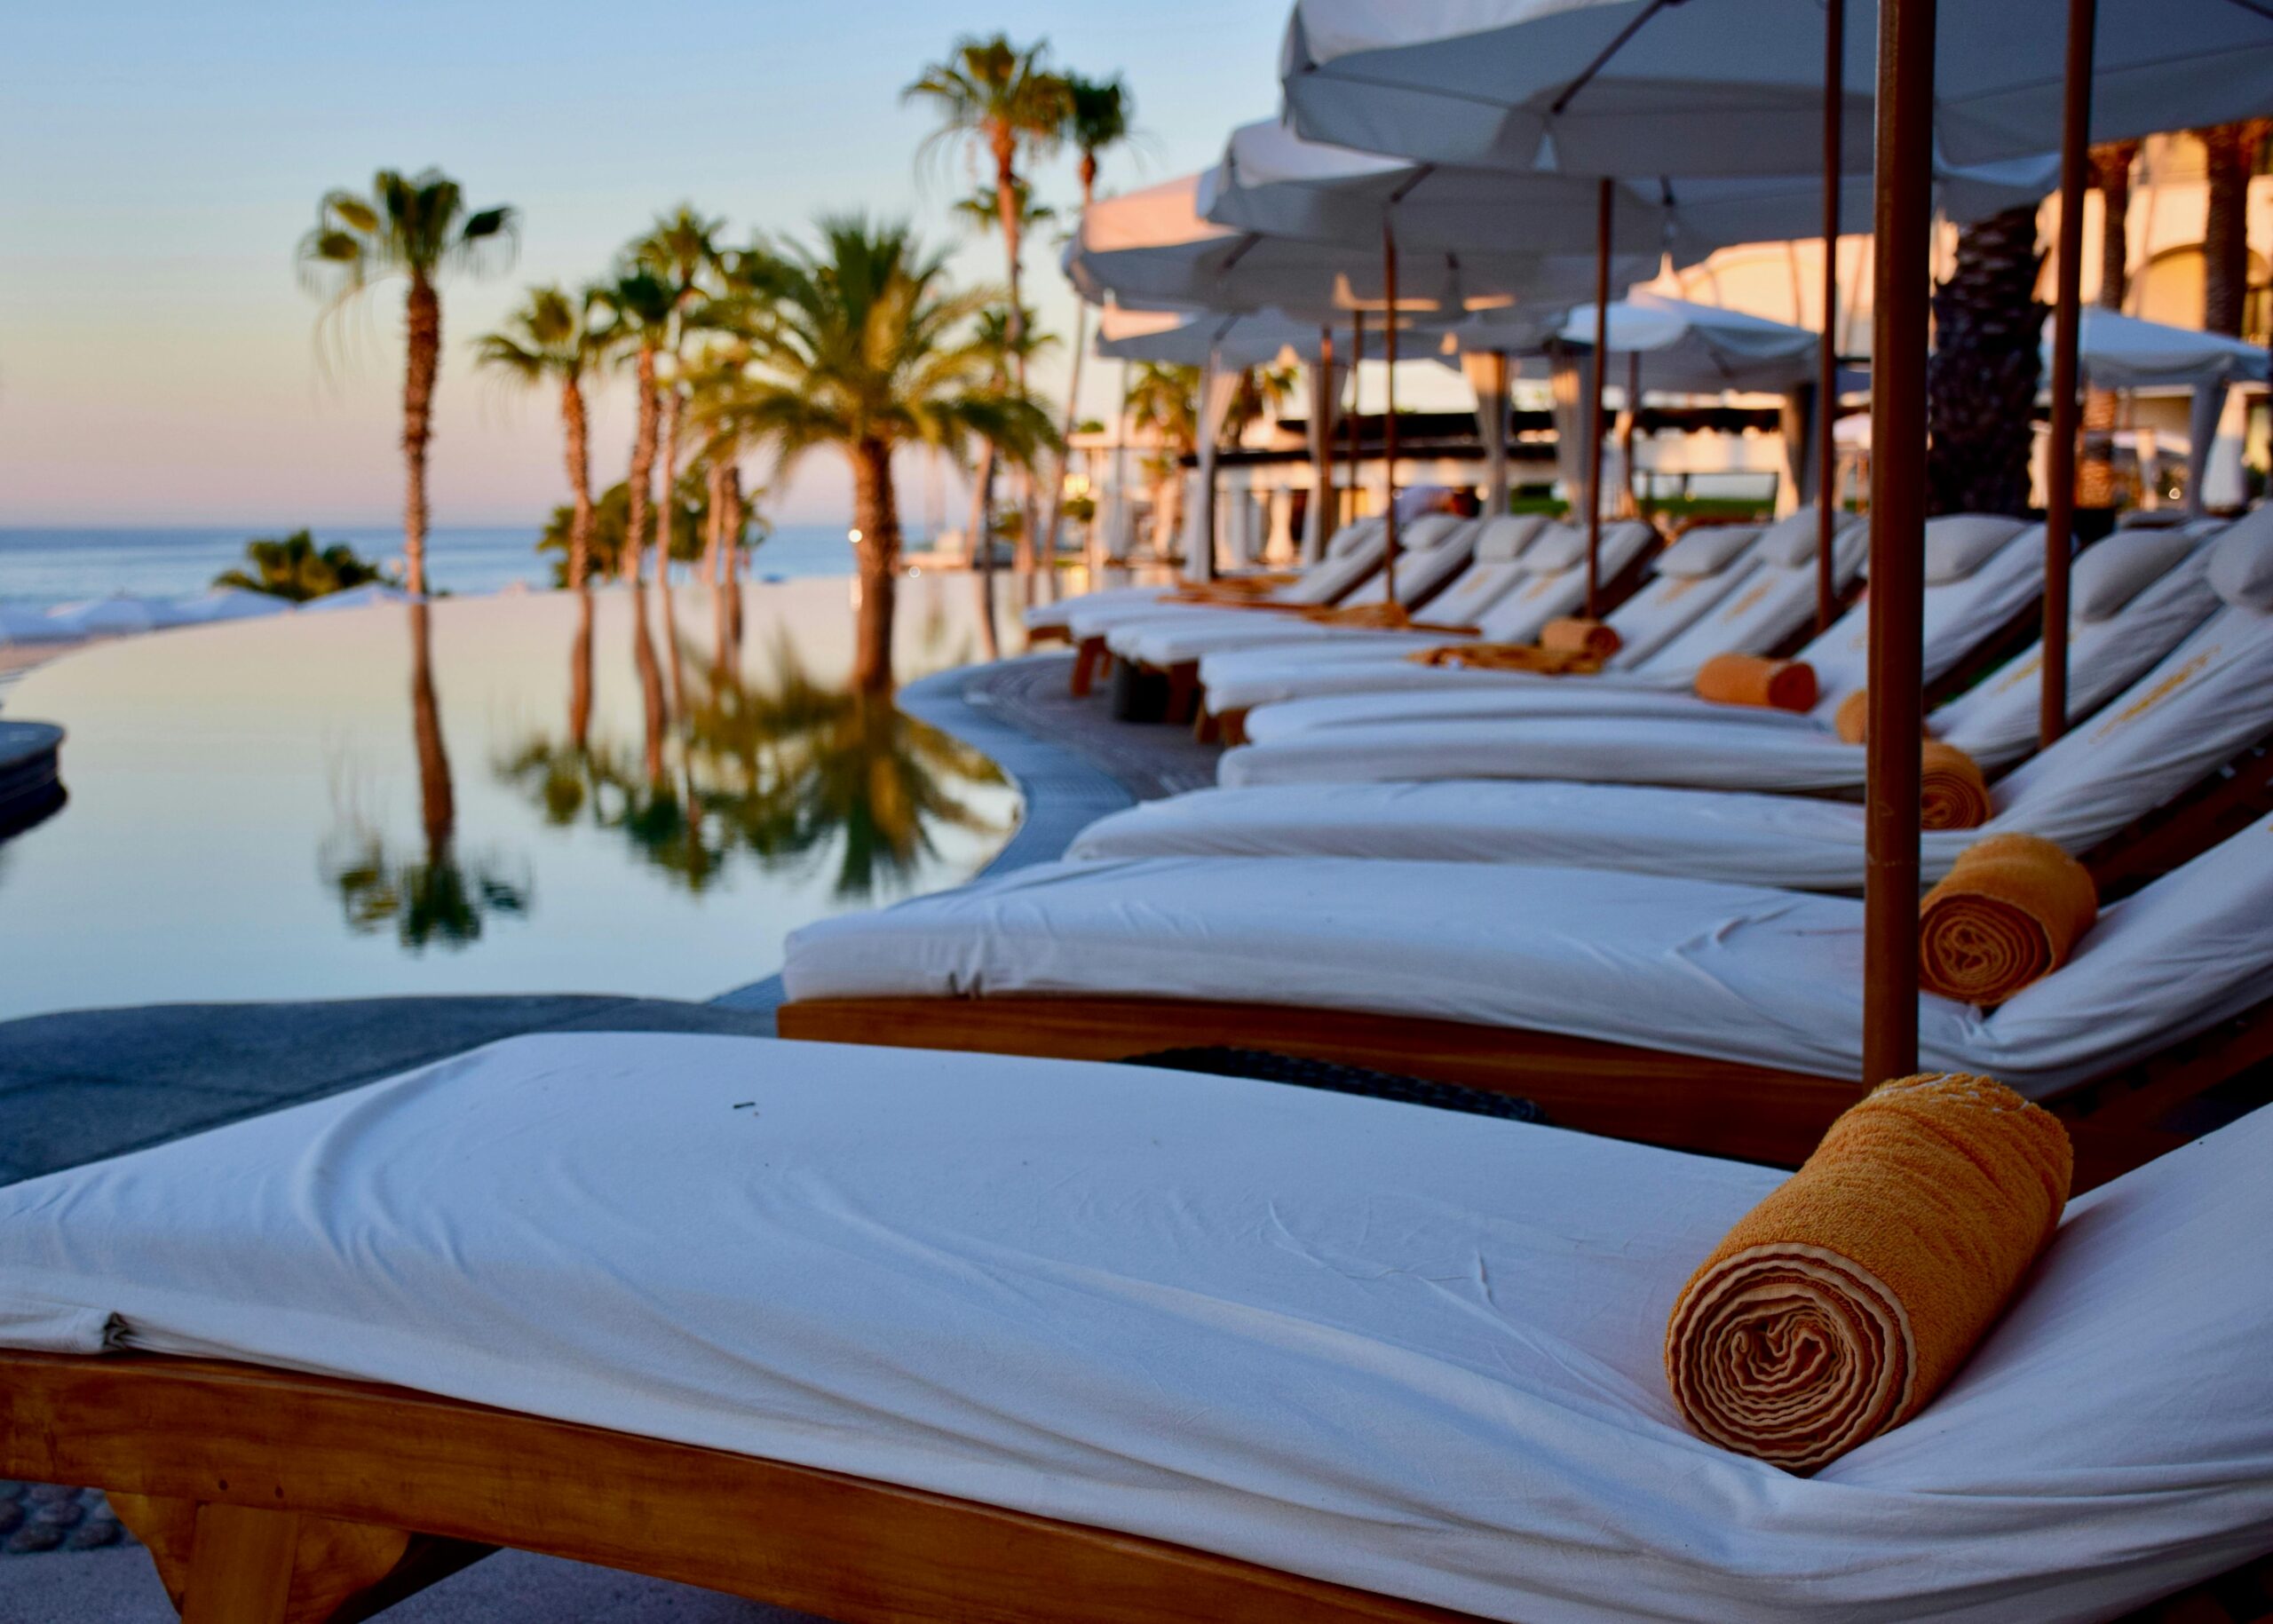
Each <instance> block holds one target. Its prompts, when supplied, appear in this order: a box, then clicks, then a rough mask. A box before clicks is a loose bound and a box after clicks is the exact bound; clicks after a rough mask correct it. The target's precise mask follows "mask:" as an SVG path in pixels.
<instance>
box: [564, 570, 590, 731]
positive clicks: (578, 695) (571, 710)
mask: <svg viewBox="0 0 2273 1624" xmlns="http://www.w3.org/2000/svg"><path fill="white" fill-rule="evenodd" d="M591 736H592V590H591V588H590V587H588V586H582V585H580V586H578V587H577V588H576V638H575V641H574V642H573V643H571V644H570V645H569V646H568V742H569V743H570V744H572V745H574V747H575V749H576V754H577V755H579V756H582V754H583V753H584V749H585V746H586V745H587V743H588V742H589V741H590V739H591Z"/></svg>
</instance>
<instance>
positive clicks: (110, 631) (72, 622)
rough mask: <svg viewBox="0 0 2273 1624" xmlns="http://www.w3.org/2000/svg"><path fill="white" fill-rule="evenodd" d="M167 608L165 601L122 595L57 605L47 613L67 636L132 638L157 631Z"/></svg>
mask: <svg viewBox="0 0 2273 1624" xmlns="http://www.w3.org/2000/svg"><path fill="white" fill-rule="evenodd" d="M165 606H166V604H165V599H163V598H135V597H131V596H130V595H127V594H125V593H121V594H119V595H118V596H116V597H113V598H83V599H82V600H80V601H79V602H77V603H67V604H58V605H57V606H55V607H54V608H52V609H50V610H49V611H48V612H47V618H48V619H49V620H50V621H51V622H54V623H55V624H56V625H57V626H59V627H60V628H61V629H62V630H63V632H64V634H65V635H66V636H67V637H74V638H116V637H129V636H131V635H132V634H134V633H135V632H138V631H152V630H156V628H157V627H158V625H159V624H160V619H159V616H160V614H161V612H162V610H163V609H164V608H165Z"/></svg>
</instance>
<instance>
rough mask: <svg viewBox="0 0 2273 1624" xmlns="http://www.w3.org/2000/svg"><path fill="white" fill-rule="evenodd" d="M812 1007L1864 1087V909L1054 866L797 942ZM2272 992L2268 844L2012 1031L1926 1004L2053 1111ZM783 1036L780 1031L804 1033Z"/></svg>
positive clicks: (1493, 877)
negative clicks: (1180, 1019)
mask: <svg viewBox="0 0 2273 1624" xmlns="http://www.w3.org/2000/svg"><path fill="white" fill-rule="evenodd" d="M783 976H784V980H785V982H786V984H787V986H788V993H789V996H790V999H791V1000H792V1002H793V1006H794V1004H795V1003H796V1002H808V1001H813V1000H827V999H887V998H888V999H923V998H932V999H969V998H978V999H981V1000H984V999H986V998H987V997H1000V996H1006V995H1017V994H1033V995H1038V996H1041V997H1044V998H1049V997H1082V996H1089V997H1120V998H1137V999H1162V1000H1170V1001H1175V1000H1191V1001H1199V1002H1214V1003H1227V1004H1238V1005H1265V1006H1274V1007H1283V1008H1293V1009H1304V1010H1346V1011H1360V1012H1364V1013H1367V1014H1373V1015H1382V1016H1406V1017H1415V1018H1425V1019H1431V1020H1438V1021H1457V1022H1461V1023H1463V1024H1466V1025H1469V1026H1481V1027H1487V1028H1513V1029H1517V1030H1521V1031H1531V1032H1545V1033H1552V1034H1562V1035H1564V1036H1569V1037H1573V1038H1583V1039H1592V1040H1596V1041H1599V1042H1617V1043H1628V1044H1635V1043H1639V1044H1646V1045H1647V1046H1648V1047H1650V1048H1652V1049H1659V1050H1673V1051H1675V1052H1678V1053H1681V1054H1688V1055H1698V1056H1704V1057H1708V1058H1718V1059H1724V1060H1731V1061H1737V1062H1740V1063H1745V1064H1748V1065H1752V1066H1764V1067H1772V1068H1776V1069H1778V1070H1781V1071H1786V1072H1794V1073H1807V1074H1810V1075H1813V1076H1819V1077H1853V1076H1855V1075H1857V1074H1858V1073H1859V1071H1860V1069H1861V1066H1862V1052H1861V1041H1862V1030H1863V905H1862V904H1861V902H1860V901H1858V900H1856V899H1850V898H1846V897H1833V896H1824V895H1818V894H1810V893H1805V892H1799V891H1781V890H1773V889H1770V888H1767V887H1762V886H1753V885H1732V884H1727V883H1719V882H1713V881H1705V880H1690V879H1677V878H1675V879H1669V878H1666V877H1663V876H1659V875H1637V874H1618V873H1612V872H1609V871H1606V870H1599V869H1587V868H1551V867H1525V866H1521V865H1516V864H1495V863H1422V862H1386V861H1374V860H1365V859H1347V858H1270V859H1242V858H1155V859H1143V860H1130V861H1126V862H1110V863H1073V862H1064V861H1060V862H1056V863H1046V864H1040V865H1037V866H1035V867H1030V868H1023V869H1019V870H1018V871H1017V872H1015V873H1012V874H1009V875H1002V876H1001V877H1000V878H997V879H993V880H986V881H981V882H978V883H975V884H972V885H969V886H966V887H963V888H962V889H961V890H959V891H948V892H944V893H941V894H939V895H937V896H931V897H923V898H919V899H915V900H913V901H909V902H903V903H901V904H899V905H898V906H897V907H891V908H887V909H885V910H883V912H881V913H877V914H868V915H855V916H849V917H843V918H837V919H830V920H824V921H822V922H820V923H816V924H812V925H807V926H805V927H804V928H803V929H802V930H800V931H796V933H795V934H793V935H792V936H791V937H790V939H789V944H788V967H787V969H786V970H784V972H783ZM2269 992H2273V824H2268V823H2266V822H2265V821H2264V820H2258V821H2257V822H2254V823H2253V824H2251V825H2250V826H2249V827H2247V828H2245V829H2244V830H2243V831H2242V832H2241V833H2240V834H2238V835H2237V836H2233V837H2232V838H2231V839H2229V840H2227V841H2225V842H2223V843H2222V844H2220V845H2218V846H2215V847H2214V848H2212V849H2211V850H2210V851H2209V852H2205V853H2203V854H2202V855H2200V856H2198V857H2196V858H2195V859H2193V860H2191V861H2190V862H2188V863H2186V864H2185V865H2183V866H2182V867H2179V868H2177V869H2175V870H2174V871H2173V872H2172V873H2170V874H2168V875H2165V876H2163V877H2162V878H2161V879H2158V880H2157V881H2155V882H2154V883H2152V884H2150V885H2149V886H2147V887H2146V888H2145V889H2144V890H2142V891H2140V892H2139V893H2138V894H2137V895H2135V896H2134V897H2131V898H2128V899H2125V900H2123V901H2120V902H2118V903H2115V904H2113V905H2111V907H2108V908H2107V909H2106V910H2105V912H2104V913H2103V915H2102V916H2101V921H2100V923H2099V924H2098V925H2097V926H2096V927H2095V929H2094V930H2093V931H2092V932H2091V934H2090V935H2089V937H2088V938H2087V939H2086V941H2085V942H2084V944H2083V946H2082V947H2081V949H2080V950H2079V951H2078V953H2077V954H2076V955H2075V957H2074V958H2073V959H2072V960H2071V962H2070V963H2068V964H2067V965H2065V966H2064V967H2063V968H2062V969H2061V970H2059V971H2058V972H2057V973H2056V974H2055V975H2052V976H2049V977H2047V978H2045V979H2044V980H2042V981H2040V982H2039V983H2037V984H2036V985H2035V986H2031V987H2029V988H2028V989H2027V990H2026V991H2024V992H2023V993H2021V994H2019V995H2018V996H2016V998H2014V999H2013V1000H2012V1001H2011V1002H2008V1003H2007V1004H2005V1005H2004V1006H2003V1007H2002V1008H2000V1010H1997V1011H1996V1012H1995V1013H1994V1014H1991V1015H1984V1014H1982V1013H1980V1012H1979V1011H1977V1010H1974V1009H1973V1008H1971V1007H1970V1006H1968V1005H1965V1004H1960V1003H1955V1002H1951V1001H1950V1000H1948V999H1945V998H1939V997H1935V996H1932V995H1930V994H1929V995H1927V996H1924V997H1921V999H1920V1001H1919V1012H1918V1020H1919V1053H1920V1056H1921V1065H1922V1066H1925V1067H1926V1068H1927V1069H1928V1070H1940V1071H1960V1072H1985V1073H1989V1074H1991V1075H1992V1076H1996V1077H2000V1078H2002V1079H2004V1081H2007V1082H2008V1083H2010V1084H2011V1085H2012V1086H2013V1087H2015V1088H2016V1089H2020V1090H2022V1091H2023V1092H2024V1093H2029V1094H2046V1093H2049V1092H2052V1091H2054V1090H2056V1089H2059V1088H2062V1087H2063V1086H2066V1085H2067V1084H2070V1083H2072V1082H2074V1081H2079V1080H2080V1079H2082V1078H2086V1077H2090V1076H2096V1075H2099V1074H2102V1073H2105V1072H2107V1071H2110V1070H2111V1069H2114V1068H2116V1067H2119V1066H2123V1065H2125V1064H2126V1063H2128V1062H2130V1061H2132V1060H2134V1059H2136V1058H2140V1057H2142V1056H2143V1055H2146V1054H2150V1053H2152V1052H2155V1051H2157V1050H2161V1049H2163V1048H2166V1047H2167V1046H2168V1045H2169V1044H2171V1043H2173V1042H2176V1041H2178V1040H2179V1039H2181V1038H2182V1037H2185V1036H2188V1035H2190V1034H2193V1033H2196V1032H2199V1031H2201V1030H2203V1029H2204V1028H2206V1027H2207V1026H2210V1025H2212V1024H2214V1023H2215V1022H2216V1021H2219V1020H2222V1019H2223V1018H2226V1017H2228V1016H2230V1015H2233V1014H2235V1013H2237V1012H2238V1011H2239V1010H2244V1009H2247V1008H2250V1007H2253V1005H2255V1004H2257V1003H2259V1002H2262V1001H2263V1000H2264V999H2265V998H2266V996H2267V994H2268V993H2269ZM786 1029H787V1028H786V1027H785V1030H786Z"/></svg>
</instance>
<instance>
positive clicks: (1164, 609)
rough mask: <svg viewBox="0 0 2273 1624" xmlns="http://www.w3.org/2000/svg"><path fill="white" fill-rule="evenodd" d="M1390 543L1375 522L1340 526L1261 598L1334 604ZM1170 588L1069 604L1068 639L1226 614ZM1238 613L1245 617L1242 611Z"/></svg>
mask: <svg viewBox="0 0 2273 1624" xmlns="http://www.w3.org/2000/svg"><path fill="white" fill-rule="evenodd" d="M1388 548H1389V542H1388V538H1387V536H1386V535H1384V533H1383V531H1382V522H1381V520H1380V519H1358V520H1357V521H1356V522H1355V523H1352V524H1348V525H1344V526H1343V527H1342V528H1341V529H1339V530H1337V531H1335V532H1334V535H1333V536H1332V537H1331V538H1329V539H1328V541H1327V549H1326V556H1325V557H1324V558H1320V559H1319V561H1318V562H1317V563H1315V564H1313V565H1311V566H1310V567H1309V568H1308V569H1306V570H1304V571H1303V574H1302V577H1301V579H1299V580H1297V581H1294V582H1288V583H1287V585H1285V586H1282V587H1278V588H1275V589H1274V590H1271V592H1269V593H1267V594H1265V597H1264V601H1267V602H1271V603H1278V604H1290V605H1295V606H1305V607H1309V606H1319V605H1322V604H1331V603H1334V602H1337V601H1338V600H1340V599H1341V598H1342V597H1344V596H1345V595H1346V594H1348V593H1349V592H1350V590H1353V589H1354V588H1356V587H1357V586H1358V584H1359V583H1360V582H1363V581H1365V579H1366V577H1367V576H1368V575H1371V574H1374V572H1375V571H1377V570H1379V569H1380V568H1381V566H1382V556H1383V555H1384V554H1385V553H1386V552H1387V551H1388ZM1173 591H1174V589H1173V588H1170V587H1132V588H1126V589H1120V590H1115V591H1113V593H1110V594H1107V593H1098V594H1097V595H1096V597H1097V601H1094V602H1092V601H1091V600H1090V599H1089V598H1075V599H1073V601H1072V602H1071V603H1069V604H1068V605H1066V606H1065V609H1066V614H1065V628H1066V631H1067V634H1068V635H1069V636H1070V637H1072V638H1073V639H1074V640H1075V641H1076V642H1080V641H1081V640H1082V639H1084V638H1098V637H1103V636H1104V635H1105V633H1106V632H1108V631H1110V630H1112V629H1113V627H1114V626H1116V625H1119V624H1121V622H1125V621H1130V620H1143V619H1145V618H1147V617H1157V616H1161V615H1173V614H1211V613H1216V614H1220V613H1224V611H1222V610H1220V609H1216V608H1215V607H1213V606H1209V605H1206V604H1192V603H1178V602H1176V601H1174V599H1173V598H1172V597H1171V594H1172V592H1173ZM1236 613H1241V614H1247V613H1252V611H1247V610H1241V611H1237V612H1236Z"/></svg>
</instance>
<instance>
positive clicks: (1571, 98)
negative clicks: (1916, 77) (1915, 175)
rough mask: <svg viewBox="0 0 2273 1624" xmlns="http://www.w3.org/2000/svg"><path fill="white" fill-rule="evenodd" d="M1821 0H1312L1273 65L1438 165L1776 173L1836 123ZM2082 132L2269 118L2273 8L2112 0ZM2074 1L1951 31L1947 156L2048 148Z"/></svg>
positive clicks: (1296, 110) (1860, 76) (1847, 55)
mask: <svg viewBox="0 0 2273 1624" xmlns="http://www.w3.org/2000/svg"><path fill="white" fill-rule="evenodd" d="M1846 3H1847V5H1848V6H1849V7H1850V8H1851V16H1847V17H1842V18H1841V19H1840V20H1841V22H1842V24H1844V25H1845V26H1844V27H1842V28H1841V33H1842V35H1843V39H1842V40H1841V50H1840V51H1839V55H1838V61H1839V64H1840V81H1841V98H1840V101H1839V106H1838V111H1839V115H1840V117H1839V123H1838V126H1837V129H1838V134H1839V137H1840V148H1841V155H1842V162H1841V164H1840V165H1839V166H1838V167H1841V168H1848V169H1854V170H1869V169H1870V167H1871V150H1872V123H1871V118H1872V96H1873V74H1874V71H1875V57H1876V51H1875V46H1876V43H1877V41H1876V35H1877V31H1878V22H1879V20H1878V17H1877V11H1878V7H1877V6H1876V4H1874V0H1846ZM1827 9H1831V10H1836V9H1838V8H1826V4H1824V0H1685V3H1683V0H1398V4H1395V5H1384V4H1381V3H1380V0H1297V3H1296V4H1295V8H1294V12H1293V15H1292V18H1291V20H1289V22H1288V25H1287V35H1286V43H1285V46H1284V49H1283V51H1282V52H1281V57H1280V64H1279V66H1280V75H1281V79H1282V81H1283V83H1284V87H1285V91H1286V98H1287V113H1288V115H1289V117H1290V119H1291V121H1292V123H1293V124H1294V127H1295V129H1296V130H1297V131H1299V132H1301V133H1302V134H1303V135H1304V136H1306V137H1308V138H1310V139H1313V140H1319V141H1330V142H1334V143H1336V144H1338V145H1341V146H1345V147H1361V148H1365V149H1367V150H1370V151H1375V152H1384V153H1393V154H1398V155H1399V156H1401V157H1406V158H1414V159H1420V160H1422V161H1424V162H1441V163H1461V164H1471V165H1482V166H1498V167H1509V168H1517V169H1559V170H1564V171H1565V172H1567V173H1571V174H1577V175H1604V174H1607V175H1650V174H1657V173H1661V172H1664V173H1675V174H1691V175H1705V174H1720V175H1745V174H1754V175H1759V174H1780V173H1787V172H1789V171H1790V170H1792V169H1793V168H1794V155H1795V154H1803V153H1807V152H1810V151H1812V150H1814V149H1815V147H1816V146H1817V144H1818V141H1819V140H1820V139H1821V137H1822V133H1823V127H1822V117H1823V107H1824V98H1823V85H1824V66H1825V64H1824V56H1823V52H1824V36H1825V28H1824V24H1825V21H1826V10H1827ZM2098 13H2099V16H2098V27H2097V29H2096V36H2097V50H2096V56H2097V60H2098V67H2097V69H2096V73H2095V86H2094V95H2093V102H2092V108H2091V120H2090V123H2089V126H2088V131H2087V139H2088V140H2090V141H2094V142H2098V141H2111V140H2120V139H2129V138H2131V137H2134V136H2140V135H2146V134H2150V133H2152V132H2154V131H2161V130H2171V129H2180V128H2197V127H2200V126H2203V125H2207V124H2215V123H2226V122H2228V121H2229V120H2233V119H2238V118H2245V117H2249V116H2252V115H2255V114H2258V113H2261V112H2263V111H2264V110H2265V105H2266V87H2267V86H2268V85H2269V84H2273V9H2269V8H2268V7H2266V6H2264V5H2262V4H2257V3H2256V0H2099V5H2098ZM2067 14H2068V12H2067V0H1976V3H1974V4H1965V5H1951V6H1944V7H1943V8H1941V12H1940V15H1939V17H1938V19H1937V22H1936V60H1935V63H1934V65H1933V67H1934V73H1935V97H1934V104H1933V107H1932V108H1931V110H1930V113H1929V117H1930V120H1931V132H1930V134H1931V139H1932V142H1933V151H1934V155H1935V156H1936V157H1937V158H1938V159H1939V160H1940V161H1941V162H1946V163H1951V164H1959V165H1967V164H1978V163H1986V162H1995V161H1997V160H2000V159H2004V158H2014V157H2024V156H2030V155H2033V154H2040V153H2046V152H2051V151H2053V150H2055V148H2056V147H2058V145H2059V139H2060V129H2061V121H2062V113H2063V88H2062V83H2061V75H2059V73H2058V72H2057V71H2055V70H2053V69H2052V67H2051V65H2052V63H2053V62H2054V61H2055V60H2056V58H2055V55H2054V54H2053V52H2052V51H2051V49H2050V47H2051V46H2052V44H2054V43H2055V41H2058V40H2059V39H2060V38H2061V37H2062V36H2063V33H2064V32H2065V29H2066V23H2067Z"/></svg>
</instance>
